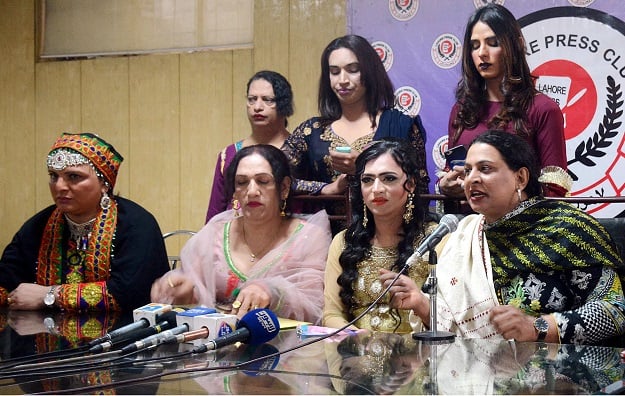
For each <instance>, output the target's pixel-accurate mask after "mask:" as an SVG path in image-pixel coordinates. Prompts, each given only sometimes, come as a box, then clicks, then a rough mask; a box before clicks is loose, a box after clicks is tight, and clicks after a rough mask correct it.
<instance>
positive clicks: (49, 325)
mask: <svg viewBox="0 0 625 396" xmlns="http://www.w3.org/2000/svg"><path fill="white" fill-rule="evenodd" d="M43 325H44V326H46V327H47V328H48V329H49V328H53V327H55V326H56V323H54V319H52V318H51V317H49V316H47V317H46V318H45V319H44V320H43Z"/></svg>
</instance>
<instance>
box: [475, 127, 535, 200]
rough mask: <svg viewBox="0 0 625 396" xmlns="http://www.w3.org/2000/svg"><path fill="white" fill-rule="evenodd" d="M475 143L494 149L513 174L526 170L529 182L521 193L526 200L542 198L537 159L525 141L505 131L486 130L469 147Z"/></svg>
mask: <svg viewBox="0 0 625 396" xmlns="http://www.w3.org/2000/svg"><path fill="white" fill-rule="evenodd" d="M476 143H483V144H488V145H489V146H492V147H493V148H495V149H496V150H497V151H499V154H501V158H503V160H504V162H505V163H506V165H508V168H510V169H511V170H513V171H515V172H516V171H518V170H519V169H521V168H527V170H528V171H529V180H528V182H527V186H525V189H524V190H523V191H525V193H527V197H528V198H532V197H542V195H543V192H542V185H541V184H540V182H539V181H538V178H539V177H540V165H539V164H538V157H537V156H536V153H535V152H534V150H533V149H532V147H531V146H530V145H529V144H528V143H527V142H526V141H525V139H523V138H521V137H519V136H517V135H514V134H512V133H510V132H506V131H499V130H488V131H486V132H484V133H482V134H481V135H479V136H478V137H476V138H475V139H473V142H471V146H473V145H474V144H476ZM469 147H470V146H469Z"/></svg>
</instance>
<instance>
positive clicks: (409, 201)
mask: <svg viewBox="0 0 625 396" xmlns="http://www.w3.org/2000/svg"><path fill="white" fill-rule="evenodd" d="M413 199H414V193H412V192H409V193H408V199H406V211H405V212H404V223H406V224H408V223H410V222H411V221H412V210H413V209H414V204H413V203H412V200H413Z"/></svg>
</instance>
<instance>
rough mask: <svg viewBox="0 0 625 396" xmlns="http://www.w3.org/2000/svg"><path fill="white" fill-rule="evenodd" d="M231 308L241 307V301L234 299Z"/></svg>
mask: <svg viewBox="0 0 625 396" xmlns="http://www.w3.org/2000/svg"><path fill="white" fill-rule="evenodd" d="M232 308H234V309H239V308H241V301H239V300H236V301H235V302H233V303H232Z"/></svg>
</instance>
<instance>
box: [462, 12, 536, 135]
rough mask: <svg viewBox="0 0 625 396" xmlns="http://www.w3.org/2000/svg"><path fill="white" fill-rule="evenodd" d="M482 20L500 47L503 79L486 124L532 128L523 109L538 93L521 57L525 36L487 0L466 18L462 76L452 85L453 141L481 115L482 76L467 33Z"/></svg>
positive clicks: (519, 131)
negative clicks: (496, 108)
mask: <svg viewBox="0 0 625 396" xmlns="http://www.w3.org/2000/svg"><path fill="white" fill-rule="evenodd" d="M478 22H482V23H484V24H486V25H488V27H490V28H491V29H492V31H493V32H494V33H495V36H496V38H497V41H498V42H499V46H500V47H501V50H502V53H501V60H502V62H503V65H502V66H503V73H504V75H503V79H502V81H501V85H500V90H501V92H502V94H503V97H504V100H503V103H502V106H501V109H500V110H499V112H498V113H497V114H495V115H494V116H493V117H492V118H491V119H490V120H488V121H487V125H488V127H489V128H492V129H504V128H505V127H506V126H507V125H508V123H510V122H512V123H513V125H514V131H515V133H517V134H518V135H520V136H525V137H527V136H530V135H531V134H532V131H530V130H529V128H528V126H527V124H526V115H527V110H528V109H529V107H530V105H531V103H532V101H533V99H534V96H535V95H536V94H537V93H538V91H537V89H536V87H535V86H534V82H535V80H536V78H535V77H534V76H532V74H531V72H530V68H529V65H528V63H527V59H526V57H525V40H524V39H523V33H522V32H521V26H520V25H519V23H518V21H517V20H516V18H515V17H514V15H512V13H511V12H510V11H508V10H507V9H506V8H505V7H503V6H501V5H499V4H494V3H490V4H487V5H485V6H483V7H481V8H478V9H477V10H475V12H474V13H473V15H471V17H470V18H469V21H468V22H467V26H466V28H465V32H464V43H463V46H462V78H461V79H460V81H459V82H458V85H457V87H456V102H457V104H458V113H457V115H456V118H455V119H454V120H452V127H453V128H454V129H455V134H454V136H453V142H452V144H454V142H457V141H458V139H459V138H460V135H461V134H462V131H463V130H464V129H473V128H475V127H476V126H477V124H478V122H479V120H480V119H481V118H482V117H484V116H485V114H484V112H485V109H486V104H487V100H488V99H487V95H486V90H485V88H484V87H485V80H484V78H483V77H482V76H481V75H480V73H479V72H478V70H477V68H476V66H475V64H474V63H473V58H472V52H473V49H472V46H471V34H472V33H473V27H474V26H475V24H477V23H478Z"/></svg>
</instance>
